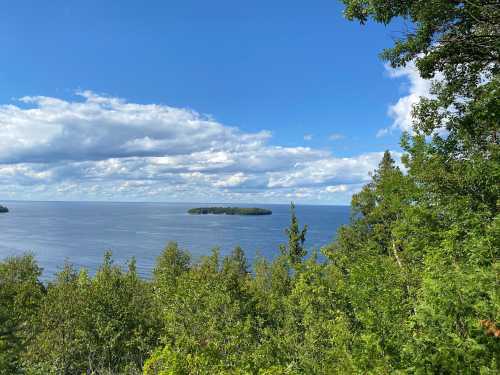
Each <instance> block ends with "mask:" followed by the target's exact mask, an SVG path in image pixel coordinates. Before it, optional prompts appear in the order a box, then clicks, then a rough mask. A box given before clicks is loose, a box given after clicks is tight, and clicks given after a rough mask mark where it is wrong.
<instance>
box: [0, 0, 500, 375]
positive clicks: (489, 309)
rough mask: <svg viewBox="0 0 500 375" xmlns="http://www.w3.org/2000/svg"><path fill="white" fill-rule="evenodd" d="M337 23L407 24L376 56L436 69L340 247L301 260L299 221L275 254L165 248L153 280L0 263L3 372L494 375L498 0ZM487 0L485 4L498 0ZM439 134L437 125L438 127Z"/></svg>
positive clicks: (394, 7)
mask: <svg viewBox="0 0 500 375" xmlns="http://www.w3.org/2000/svg"><path fill="white" fill-rule="evenodd" d="M344 2H345V3H346V4H347V8H346V9H347V11H346V13H347V16H348V17H349V18H353V19H359V20H361V21H362V22H365V21H367V20H368V19H369V18H373V19H375V20H376V21H379V22H384V23H388V22H390V21H391V20H392V19H393V18H394V17H404V18H406V19H409V20H411V21H412V22H414V25H415V27H416V30H415V32H414V33H413V34H410V35H408V36H407V38H406V39H404V40H402V41H400V42H398V43H397V44H396V46H395V48H393V49H391V50H389V51H386V52H385V57H386V58H388V59H389V60H390V62H391V64H392V65H393V66H401V65H403V64H405V63H406V62H408V61H410V60H415V61H416V66H417V67H418V69H419V71H420V72H421V75H422V76H424V77H426V78H431V77H432V76H433V75H434V74H439V76H440V81H439V82H438V83H437V84H436V85H435V87H434V94H435V96H434V97H433V98H431V99H427V100H423V101H421V103H420V104H419V105H418V106H417V108H416V109H415V134H413V135H411V136H410V135H406V136H405V137H403V140H402V146H403V148H404V150H405V156H404V158H403V163H404V164H405V167H406V173H402V172H401V170H400V169H399V168H398V167H397V166H396V165H395V163H394V161H393V160H392V158H391V155H390V154H389V153H388V152H387V153H385V155H384V157H383V159H382V161H381V163H380V165H379V168H378V169H377V170H376V171H375V172H374V174H373V176H372V181H371V182H370V183H369V184H368V185H366V186H365V187H364V188H363V190H362V191H361V192H360V193H358V194H356V195H355V196H354V197H353V200H352V208H353V217H352V222H351V224H350V225H348V226H345V227H343V228H342V229H341V230H340V231H339V232H338V236H337V239H336V241H335V242H334V243H332V244H331V245H330V246H328V247H326V248H324V249H322V252H323V254H324V258H325V259H324V261H321V262H320V261H318V260H317V254H316V253H315V252H313V253H312V254H310V256H309V257H306V256H305V255H306V249H305V248H304V238H305V234H306V230H305V228H304V229H303V230H300V227H299V225H298V222H297V218H296V217H295V216H294V215H293V214H292V222H291V225H290V228H289V229H288V230H287V232H286V233H287V235H288V243H287V245H286V246H283V247H282V248H281V249H280V254H279V255H278V256H277V257H276V259H275V260H274V261H272V262H268V261H266V260H265V259H258V260H257V262H256V264H255V265H254V268H253V272H252V273H250V272H249V269H248V265H247V262H246V260H245V257H244V254H243V251H242V250H241V249H240V248H236V249H235V250H234V252H233V253H232V254H231V255H230V256H228V257H225V258H222V259H221V257H220V256H219V253H218V252H217V251H216V250H214V252H213V253H212V255H210V256H207V257H205V258H203V259H201V260H200V261H199V262H195V263H193V262H191V260H190V256H189V254H188V253H187V252H185V251H183V250H181V249H179V248H178V247H177V245H176V244H175V243H171V244H169V245H168V246H167V248H166V249H165V251H164V252H163V253H162V254H161V255H160V257H159V258H158V261H157V265H156V268H155V270H154V274H153V278H152V280H147V281H146V280H141V279H140V278H139V277H138V276H137V273H136V271H135V266H134V262H133V261H132V262H131V264H130V266H129V269H128V271H126V272H124V271H122V270H121V269H119V268H118V267H116V266H114V265H113V264H112V262H111V258H110V255H109V254H107V255H106V256H105V259H104V263H103V265H102V266H101V268H100V269H99V271H98V272H97V274H96V275H95V276H94V277H90V276H88V275H87V274H86V272H85V271H79V272H76V271H75V270H74V269H73V268H72V267H71V266H66V267H65V268H64V269H63V271H62V272H61V273H60V274H59V275H58V276H57V278H56V279H55V280H53V281H52V282H50V283H49V284H48V285H42V284H41V283H40V282H39V276H40V272H41V271H40V269H39V268H38V266H37V265H36V263H35V261H34V260H33V258H32V257H31V256H25V257H20V258H11V259H7V260H5V261H4V262H3V263H0V369H1V370H0V371H1V372H2V373H5V374H16V373H28V374H75V373H86V372H87V373H99V374H106V373H109V374H111V373H123V374H127V373H128V374H133V373H138V372H141V371H143V373H144V374H147V375H152V374H262V375H264V374H266V375H271V374H386V373H399V374H406V373H408V374H497V373H498V372H499V370H500V326H499V320H500V294H499V293H498V286H499V285H498V275H499V271H500V269H499V267H500V266H499V262H498V259H499V256H500V251H499V249H500V236H499V233H500V219H499V217H498V208H499V188H500V186H499V184H498V181H499V180H500V171H499V165H500V160H499V136H498V134H499V130H498V125H499V123H500V121H499V117H500V111H498V108H500V103H499V101H500V100H499V95H498V93H499V77H498V68H499V66H498V57H499V45H498V35H497V34H498V23H499V18H500V16H499V8H498V4H496V3H495V2H491V1H482V0H475V1H466V2H460V1H456V2H455V1H447V0H436V1H431V2H429V1H417V0H415V1H387V0H372V1H368V0H366V1H365V0H344ZM495 5H496V6H495ZM438 129H439V130H440V132H437V133H436V132H435V131H436V130H438Z"/></svg>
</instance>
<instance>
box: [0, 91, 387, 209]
mask: <svg viewBox="0 0 500 375" xmlns="http://www.w3.org/2000/svg"><path fill="white" fill-rule="evenodd" d="M270 138H271V133H270V132H268V131H260V132H253V133H249V132H243V131H241V130H240V129H238V128H236V127H230V126H226V125H224V124H221V123H219V122H217V121H216V120H214V119H213V118H211V117H209V116H205V115H202V114H199V113H197V112H195V111H193V110H190V109H184V108H175V107H169V106H166V105H159V104H137V103H130V102H127V101H125V100H123V99H120V98H115V97H109V96H104V95H98V94H95V93H93V92H91V91H84V92H80V93H78V96H77V97H76V98H75V99H74V100H63V99H59V98H52V97H45V96H35V97H24V98H21V100H20V103H17V104H16V105H13V104H8V105H1V106H0V180H1V181H2V184H1V185H0V194H1V195H2V196H7V197H9V198H20V199H23V198H24V199H34V198H36V199H123V200H127V199H130V200H205V201H232V200H239V201H270V202H271V201H272V202H276V201H286V200H289V199H290V198H295V199H304V200H322V201H325V200H326V201H328V200H333V201H336V202H337V203H338V202H344V203H346V202H347V201H348V200H349V196H350V194H352V192H354V191H356V190H358V189H359V188H360V186H361V185H362V184H363V183H364V182H365V181H366V180H367V178H368V172H369V171H371V170H373V169H374V168H375V167H376V165H377V163H378V161H379V159H380V157H381V155H382V154H381V153H367V154H363V155H359V156H355V157H351V158H336V157H334V156H333V155H332V154H331V153H330V152H328V151H325V150H318V149H313V148H310V147H282V146H277V145H271V144H270V142H269V140H270Z"/></svg>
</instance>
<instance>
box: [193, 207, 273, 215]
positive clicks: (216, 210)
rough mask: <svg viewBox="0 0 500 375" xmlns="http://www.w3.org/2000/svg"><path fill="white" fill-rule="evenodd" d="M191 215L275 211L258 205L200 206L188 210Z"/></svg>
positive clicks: (256, 213) (265, 213)
mask: <svg viewBox="0 0 500 375" xmlns="http://www.w3.org/2000/svg"><path fill="white" fill-rule="evenodd" d="M188 213H189V214H191V215H206V214H214V215H222V214H225V215H271V214H272V213H273V212H272V211H271V210H267V209H265V208H256V207H198V208H191V209H190V210H188Z"/></svg>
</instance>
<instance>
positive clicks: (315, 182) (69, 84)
mask: <svg viewBox="0 0 500 375" xmlns="http://www.w3.org/2000/svg"><path fill="white" fill-rule="evenodd" d="M270 3H271V2H269V1H260V0H258V1H252V2H235V1H217V0H214V1H210V2H201V1H191V0H183V1H152V0H150V1H146V2H144V1H137V0H135V1H132V0H121V1H102V0H100V1H91V0H87V1H70V0H66V1H59V0H53V1H50V2H40V1H34V0H33V1H24V0H16V1H15V2H13V1H8V2H7V1H6V2H4V4H3V6H2V12H0V45H1V46H2V48H0V181H1V183H0V200H16V199H19V200H93V201H100V200H104V201H108V200H109V201H167V202H207V203H208V202H248V203H250V202H261V203H286V202H290V201H295V202H297V203H299V204H300V203H309V204H348V203H349V202H350V199H351V196H352V194H353V193H355V192H357V191H359V190H360V188H361V187H362V186H363V184H365V183H366V182H367V181H368V180H369V172H370V171H372V170H373V169H374V168H375V167H376V166H377V164H378V162H379V160H380V158H381V155H382V153H383V151H384V150H386V149H388V150H391V151H392V152H393V154H394V157H395V159H398V158H399V156H400V151H401V150H400V148H399V139H400V136H401V132H402V131H403V130H409V129H410V127H411V119H410V111H411V106H412V104H413V103H415V102H416V100H417V99H418V97H419V96H426V95H428V91H429V83H428V82H426V81H423V80H422V79H420V78H419V76H418V74H417V73H416V70H415V68H414V67H413V66H411V65H409V66H407V67H405V68H402V69H398V70H394V69H391V68H389V67H388V66H387V65H386V64H385V63H384V62H383V61H381V60H380V58H379V53H380V52H381V51H382V50H383V49H384V48H387V47H390V46H391V45H392V43H393V42H394V40H395V38H397V36H398V35H400V31H401V29H402V26H401V25H397V24H396V25H389V26H387V27H385V26H382V25H375V24H368V25H365V26H361V25H360V24H359V23H356V22H349V21H347V20H346V19H345V18H344V17H343V14H342V10H343V6H342V4H341V3H340V2H336V1H334V0H329V1H322V0H321V1H320V0H317V1H308V2H305V1H286V2H285V1H281V0H276V1H273V2H272V4H270Z"/></svg>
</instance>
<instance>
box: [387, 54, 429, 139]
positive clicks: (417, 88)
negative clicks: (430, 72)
mask: <svg viewBox="0 0 500 375" xmlns="http://www.w3.org/2000/svg"><path fill="white" fill-rule="evenodd" d="M386 69H387V71H388V73H389V77H391V78H396V79H397V78H403V79H406V81H407V84H406V85H405V88H406V95H405V96H403V97H401V98H399V100H398V101H397V102H396V103H394V104H391V105H390V106H389V109H388V111H387V112H388V115H389V116H390V117H391V118H392V120H393V122H392V124H391V126H390V127H388V128H384V129H380V130H379V131H378V132H377V137H382V136H385V135H387V134H389V133H391V132H392V131H394V130H401V131H408V132H411V130H412V128H413V118H412V116H411V113H412V110H413V106H414V105H415V104H417V103H418V101H419V100H420V98H421V97H425V98H429V97H431V94H430V91H431V81H430V80H425V79H423V78H421V77H420V74H419V73H418V69H417V67H416V66H415V64H414V63H412V62H410V63H408V64H407V65H406V66H405V67H403V68H397V69H393V68H390V67H389V66H386Z"/></svg>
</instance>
